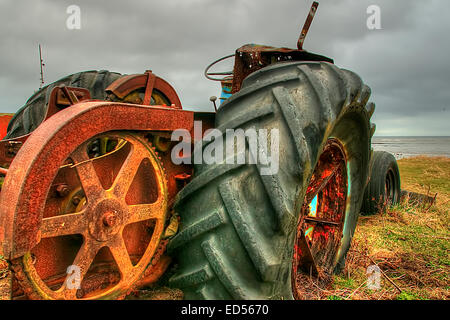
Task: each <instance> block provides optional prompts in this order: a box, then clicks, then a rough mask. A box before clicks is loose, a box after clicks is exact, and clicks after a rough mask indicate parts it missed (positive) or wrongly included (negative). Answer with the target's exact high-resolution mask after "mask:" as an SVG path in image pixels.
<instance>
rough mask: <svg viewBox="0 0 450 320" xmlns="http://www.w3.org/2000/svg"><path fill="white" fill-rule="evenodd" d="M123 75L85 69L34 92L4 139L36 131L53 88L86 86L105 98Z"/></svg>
mask: <svg viewBox="0 0 450 320" xmlns="http://www.w3.org/2000/svg"><path fill="white" fill-rule="evenodd" d="M120 76H121V74H120V73H117V72H109V71H106V70H101V71H95V70H93V71H84V72H78V73H74V74H71V75H69V76H66V77H64V78H61V79H59V80H58V81H55V82H53V83H51V84H49V85H48V86H45V87H44V88H42V89H40V90H39V91H37V92H36V93H35V94H33V95H32V96H31V97H30V98H29V99H28V101H27V102H26V103H25V105H24V106H23V107H22V108H21V109H20V110H19V111H17V112H16V114H15V115H14V117H13V118H12V119H11V121H10V122H9V125H8V134H7V135H6V137H5V138H4V139H12V138H17V137H19V136H23V135H26V134H28V133H30V132H32V131H34V130H35V129H36V128H37V127H38V126H39V125H40V124H41V123H42V121H43V120H44V117H45V115H46V113H47V106H48V102H49V99H50V93H51V92H52V90H53V88H55V87H58V86H61V85H65V86H67V87H76V88H86V89H88V90H89V92H90V94H91V98H92V99H98V100H105V98H106V93H105V89H106V88H107V87H108V86H109V85H110V84H111V83H112V82H114V81H115V80H117V79H118V78H119V77H120Z"/></svg>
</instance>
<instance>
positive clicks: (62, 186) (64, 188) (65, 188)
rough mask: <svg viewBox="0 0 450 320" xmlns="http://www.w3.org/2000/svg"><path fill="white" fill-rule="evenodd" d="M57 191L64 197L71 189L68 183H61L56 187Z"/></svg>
mask: <svg viewBox="0 0 450 320" xmlns="http://www.w3.org/2000/svg"><path fill="white" fill-rule="evenodd" d="M56 192H57V193H58V196H60V197H61V198H64V197H66V196H68V195H69V193H70V189H69V187H68V186H67V184H60V185H59V186H57V187H56Z"/></svg>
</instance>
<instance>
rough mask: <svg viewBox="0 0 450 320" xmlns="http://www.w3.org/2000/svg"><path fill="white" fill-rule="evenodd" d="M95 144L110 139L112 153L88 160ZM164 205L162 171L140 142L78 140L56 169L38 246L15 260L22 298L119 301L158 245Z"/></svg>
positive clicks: (114, 136) (117, 137)
mask: <svg viewBox="0 0 450 320" xmlns="http://www.w3.org/2000/svg"><path fill="white" fill-rule="evenodd" d="M96 141H97V142H98V141H107V142H109V143H110V147H109V148H110V149H111V148H112V149H113V151H111V152H108V153H107V154H104V155H103V156H100V157H96V156H94V155H97V156H98V153H96V151H98V150H93V146H95V145H98V143H95V142H96ZM117 146H120V147H117ZM62 186H63V187H62ZM52 190H53V192H52ZM167 202H168V200H167V186H166V180H165V176H164V170H163V167H162V165H161V163H160V161H159V159H158V155H157V154H156V152H155V151H154V150H153V149H152V147H151V145H150V144H149V143H148V142H147V141H146V140H145V138H144V137H140V136H137V135H134V134H131V133H126V132H117V133H107V134H102V135H100V136H97V137H94V138H92V139H89V140H88V141H86V142H84V143H83V144H81V145H80V146H79V147H77V148H76V150H75V151H74V152H73V153H71V154H70V156H69V157H68V158H67V160H66V162H65V163H64V164H63V166H62V167H61V169H60V170H59V172H58V174H57V176H56V178H55V180H54V182H53V185H52V189H51V192H50V194H49V196H48V199H47V203H46V211H45V214H44V217H43V220H42V223H41V228H40V237H41V241H40V243H39V244H38V245H37V246H36V247H35V248H33V250H32V251H31V252H29V253H27V254H25V256H24V257H23V258H22V267H23V272H24V274H25V275H26V277H25V278H24V279H22V281H21V285H22V287H25V288H24V289H25V290H24V291H25V293H27V294H28V295H29V296H31V297H32V298H44V299H71V300H72V299H114V298H120V297H123V296H124V295H126V294H127V292H129V290H130V289H132V288H133V285H134V284H135V283H136V282H137V281H138V280H139V279H140V277H141V276H142V275H143V273H144V271H145V269H146V268H147V266H148V264H149V262H150V261H151V259H152V257H153V255H154V253H155V251H156V250H157V248H158V245H159V243H160V239H161V236H162V233H163V231H164V224H165V219H166V212H167V206H168V203H167ZM19 281H20V279H19ZM30 293H31V294H30Z"/></svg>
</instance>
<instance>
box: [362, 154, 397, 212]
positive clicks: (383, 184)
mask: <svg viewBox="0 0 450 320" xmlns="http://www.w3.org/2000/svg"><path fill="white" fill-rule="evenodd" d="M400 196H401V189H400V171H399V170H398V164H397V160H396V159H395V157H394V156H393V155H392V154H391V153H389V152H385V151H375V152H374V153H373V159H372V170H371V173H370V181H369V183H368V184H367V188H366V191H365V193H364V201H363V205H362V208H361V212H362V213H363V214H365V215H373V214H376V213H379V212H380V211H383V210H384V209H385V208H386V206H388V205H395V204H398V203H399V202H400Z"/></svg>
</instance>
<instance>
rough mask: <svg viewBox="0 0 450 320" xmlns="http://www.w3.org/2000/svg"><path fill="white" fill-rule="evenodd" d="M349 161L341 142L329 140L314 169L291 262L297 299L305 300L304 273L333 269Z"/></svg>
mask: <svg viewBox="0 0 450 320" xmlns="http://www.w3.org/2000/svg"><path fill="white" fill-rule="evenodd" d="M346 164H347V160H346V156H345V152H344V148H343V146H342V144H341V143H340V142H339V141H337V140H335V139H330V140H329V141H328V142H327V144H326V146H325V147H324V150H323V152H322V153H321V155H320V157H319V160H318V163H317V165H316V167H315V169H314V173H313V175H312V177H311V180H310V184H309V186H308V188H307V190H306V194H305V198H304V202H303V206H302V209H301V213H300V217H299V222H298V225H297V235H296V239H295V244H294V253H293V262H292V264H293V272H292V288H293V294H294V297H295V298H296V299H302V294H303V292H304V291H303V290H302V285H303V284H304V283H305V282H304V281H303V280H304V279H303V277H304V274H306V275H311V274H313V275H314V276H316V277H318V278H319V279H322V280H323V279H325V278H327V277H329V276H330V275H331V273H332V271H333V270H332V268H333V265H334V262H335V261H334V259H335V256H336V252H337V250H338V247H339V245H340V242H341V237H342V230H343V224H344V219H345V204H346V201H347V169H346V168H347V166H346Z"/></svg>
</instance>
